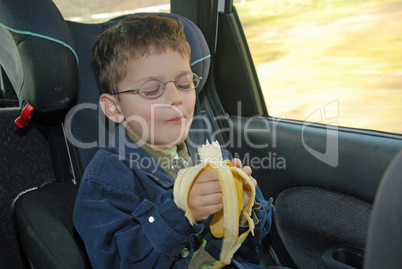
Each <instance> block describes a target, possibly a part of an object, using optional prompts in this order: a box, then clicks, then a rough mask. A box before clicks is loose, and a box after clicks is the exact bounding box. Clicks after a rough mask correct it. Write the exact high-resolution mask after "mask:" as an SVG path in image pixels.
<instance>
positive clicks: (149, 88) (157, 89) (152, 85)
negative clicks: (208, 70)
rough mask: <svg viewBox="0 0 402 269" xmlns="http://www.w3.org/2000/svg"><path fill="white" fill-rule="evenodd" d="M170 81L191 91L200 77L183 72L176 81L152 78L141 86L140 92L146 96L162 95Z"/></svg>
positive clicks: (155, 96) (179, 87)
mask: <svg viewBox="0 0 402 269" xmlns="http://www.w3.org/2000/svg"><path fill="white" fill-rule="evenodd" d="M169 82H174V83H175V84H176V86H177V88H178V89H180V90H182V91H191V90H193V89H194V88H196V87H197V86H198V84H199V82H200V79H199V77H198V76H197V75H195V74H192V73H186V74H182V75H180V76H179V77H178V78H177V79H176V80H175V81H167V82H162V81H160V80H158V79H151V80H148V81H146V82H144V83H143V84H142V85H141V86H140V88H139V92H140V94H141V95H142V96H144V97H145V98H157V97H159V96H160V95H162V93H163V91H164V90H165V87H166V84H167V83H169Z"/></svg>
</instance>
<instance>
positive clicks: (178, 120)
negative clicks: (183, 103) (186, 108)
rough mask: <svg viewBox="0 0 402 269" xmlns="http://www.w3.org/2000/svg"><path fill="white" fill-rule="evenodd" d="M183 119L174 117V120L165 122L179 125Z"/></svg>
mask: <svg viewBox="0 0 402 269" xmlns="http://www.w3.org/2000/svg"><path fill="white" fill-rule="evenodd" d="M184 119H185V118H184V117H174V118H171V119H170V120H167V121H166V122H167V123H173V124H175V123H181V122H182V120H184Z"/></svg>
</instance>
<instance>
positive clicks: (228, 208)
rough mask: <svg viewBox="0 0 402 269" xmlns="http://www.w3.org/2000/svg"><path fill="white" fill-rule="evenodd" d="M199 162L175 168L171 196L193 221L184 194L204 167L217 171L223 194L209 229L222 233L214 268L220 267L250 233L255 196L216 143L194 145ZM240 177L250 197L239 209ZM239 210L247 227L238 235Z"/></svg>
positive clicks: (240, 196) (246, 180) (252, 224)
mask: <svg viewBox="0 0 402 269" xmlns="http://www.w3.org/2000/svg"><path fill="white" fill-rule="evenodd" d="M198 154H199V156H200V159H201V162H200V163H199V164H198V165H196V166H192V167H188V168H185V169H182V170H180V171H179V173H178V176H177V178H176V181H175V184H174V189H173V196H174V202H175V203H176V205H177V206H178V207H179V208H180V209H182V210H183V211H184V212H185V215H186V217H187V219H188V220H189V222H190V223H191V224H192V225H194V224H195V219H194V216H193V214H192V213H191V210H190V209H189V207H188V194H189V192H190V189H191V186H192V184H193V182H194V180H195V179H196V178H197V176H198V174H199V173H201V171H202V170H204V169H214V170H215V171H216V173H217V175H218V179H219V183H220V185H221V189H222V195H223V208H222V210H221V211H219V212H218V213H216V214H215V215H214V217H213V218H212V221H211V223H210V230H211V233H212V234H213V236H215V237H216V238H221V237H223V243H222V249H221V252H220V256H219V261H218V263H216V264H215V265H214V268H222V267H224V266H225V265H228V264H230V262H231V260H232V257H233V255H234V253H235V252H236V251H237V250H238V249H239V247H240V246H241V244H242V243H243V241H244V240H245V239H246V237H247V235H248V234H249V233H250V232H251V233H252V234H253V235H254V221H253V219H252V218H251V217H250V216H251V208H252V206H253V204H254V200H255V188H254V185H253V184H252V182H251V180H250V178H249V177H248V175H247V174H246V173H244V172H243V171H242V170H241V169H239V168H237V167H234V165H233V164H232V163H231V162H230V161H229V160H223V158H222V152H221V148H220V145H219V143H218V142H217V141H216V142H212V144H210V143H209V142H208V141H207V142H206V144H205V145H203V146H202V147H200V148H198ZM242 178H243V179H244V180H245V182H247V184H248V185H249V186H250V189H251V192H252V194H251V197H250V201H249V203H248V205H247V206H246V207H245V208H244V209H243V183H242ZM241 214H243V215H244V216H245V217H246V219H247V221H248V227H249V229H248V230H247V231H246V232H244V233H242V234H241V235H239V222H240V216H241Z"/></svg>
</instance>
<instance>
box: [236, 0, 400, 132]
mask: <svg viewBox="0 0 402 269" xmlns="http://www.w3.org/2000/svg"><path fill="white" fill-rule="evenodd" d="M235 6H236V9H237V11H238V13H239V16H240V19H241V22H242V25H243V27H244V32H245V35H246V37H247V41H248V44H249V47H250V50H251V54H252V57H253V61H254V63H255V65H256V69H257V73H258V76H259V80H260V83H261V87H262V90H263V94H264V98H265V101H266V105H267V108H268V113H269V114H270V116H274V117H282V118H288V119H296V120H301V121H305V120H306V121H313V122H321V123H327V124H336V125H339V126H346V127H354V128H363V129H371V130H380V131H386V132H394V133H399V134H401V133H402V117H401V111H402V54H401V46H402V35H401V34H400V33H401V29H402V20H401V19H400V18H401V17H402V1H401V0H355V1H350V0H325V1H324V0H323V1H309V0H292V1H282V0H270V1H267V0H253V1H251V0H243V1H237V2H235Z"/></svg>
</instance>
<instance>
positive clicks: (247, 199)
mask: <svg viewBox="0 0 402 269" xmlns="http://www.w3.org/2000/svg"><path fill="white" fill-rule="evenodd" d="M232 163H233V165H234V166H235V167H237V168H240V169H241V170H243V172H244V173H246V174H247V175H248V176H249V177H250V181H251V182H252V183H253V185H254V188H257V180H255V179H254V178H253V177H252V176H251V174H252V172H253V171H252V170H251V167H250V166H244V167H243V164H242V162H241V161H240V160H239V159H237V158H234V159H233V160H232ZM242 181H243V198H244V200H243V209H244V208H245V207H246V206H247V205H248V203H249V202H250V198H251V189H250V186H249V185H248V184H247V182H246V181H245V180H244V179H242ZM240 225H247V219H246V217H245V216H244V215H241V216H240Z"/></svg>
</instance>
